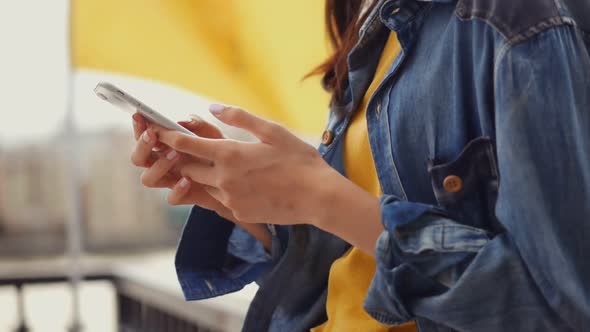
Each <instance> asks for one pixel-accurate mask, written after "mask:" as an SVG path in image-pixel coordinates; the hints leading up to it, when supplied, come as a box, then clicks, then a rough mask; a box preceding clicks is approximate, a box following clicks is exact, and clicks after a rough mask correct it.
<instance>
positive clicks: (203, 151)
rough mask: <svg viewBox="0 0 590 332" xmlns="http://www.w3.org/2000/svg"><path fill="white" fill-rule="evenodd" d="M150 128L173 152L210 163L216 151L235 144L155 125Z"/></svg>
mask: <svg viewBox="0 0 590 332" xmlns="http://www.w3.org/2000/svg"><path fill="white" fill-rule="evenodd" d="M151 128H153V130H154V132H155V133H157V135H158V138H159V140H160V142H162V143H164V144H166V145H168V146H169V147H171V148H173V149H174V150H176V151H179V152H182V153H186V154H189V155H191V156H194V157H199V158H203V159H206V160H210V161H215V159H216V156H217V153H218V151H227V150H229V149H230V148H233V144H234V143H236V142H233V141H229V140H225V139H209V138H202V137H193V136H189V135H186V134H183V133H181V132H179V131H176V130H169V129H165V128H162V127H160V126H157V125H153V126H151Z"/></svg>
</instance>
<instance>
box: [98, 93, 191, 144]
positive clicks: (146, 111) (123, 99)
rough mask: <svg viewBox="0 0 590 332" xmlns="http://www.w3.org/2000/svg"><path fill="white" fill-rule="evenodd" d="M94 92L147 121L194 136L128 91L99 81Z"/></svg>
mask: <svg viewBox="0 0 590 332" xmlns="http://www.w3.org/2000/svg"><path fill="white" fill-rule="evenodd" d="M94 93H96V95H97V96H98V97H100V98H101V99H104V100H106V101H108V102H109V103H111V104H113V105H115V106H118V107H119V108H121V109H122V110H124V111H126V112H129V113H131V114H133V113H139V114H141V115H142V116H143V117H144V118H145V119H146V120H147V121H149V122H151V123H154V124H157V125H159V126H162V127H164V128H167V129H170V130H178V131H180V132H181V133H184V134H187V135H191V136H196V135H195V134H194V133H192V132H191V131H189V130H188V129H186V128H184V127H183V126H181V125H179V124H178V123H176V122H174V121H172V120H170V119H168V118H167V117H165V116H164V115H162V114H160V113H158V112H156V111H154V110H153V109H152V108H151V107H149V106H147V105H145V104H143V103H142V102H140V101H139V100H137V99H135V98H133V97H132V96H131V95H129V94H128V93H125V92H123V90H121V89H119V88H117V87H116V86H114V85H112V84H110V83H106V82H100V83H98V84H97V85H96V88H94Z"/></svg>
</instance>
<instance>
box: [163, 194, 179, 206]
mask: <svg viewBox="0 0 590 332" xmlns="http://www.w3.org/2000/svg"><path fill="white" fill-rule="evenodd" d="M166 202H167V203H168V205H173V206H175V205H180V199H179V198H178V196H176V195H173V194H170V195H168V197H166Z"/></svg>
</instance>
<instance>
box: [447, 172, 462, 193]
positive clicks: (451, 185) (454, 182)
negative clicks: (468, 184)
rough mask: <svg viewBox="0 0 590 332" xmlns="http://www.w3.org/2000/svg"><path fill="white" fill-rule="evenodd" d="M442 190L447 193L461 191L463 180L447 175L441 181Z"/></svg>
mask: <svg viewBox="0 0 590 332" xmlns="http://www.w3.org/2000/svg"><path fill="white" fill-rule="evenodd" d="M443 188H445V191H447V192H449V193H456V192H459V191H461V189H463V180H461V178H460V177H458V176H456V175H449V176H447V177H446V178H445V179H444V180H443Z"/></svg>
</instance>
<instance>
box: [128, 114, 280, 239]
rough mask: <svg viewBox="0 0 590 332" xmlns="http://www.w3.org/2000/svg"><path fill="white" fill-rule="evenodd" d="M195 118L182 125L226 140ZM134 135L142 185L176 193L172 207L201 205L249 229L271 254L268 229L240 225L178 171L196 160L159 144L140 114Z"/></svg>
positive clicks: (171, 198)
mask: <svg viewBox="0 0 590 332" xmlns="http://www.w3.org/2000/svg"><path fill="white" fill-rule="evenodd" d="M191 118H192V120H191V121H188V122H179V124H180V125H181V126H183V127H185V128H186V129H188V130H190V131H191V132H193V133H195V134H196V135H198V136H201V137H206V138H213V139H219V138H224V137H223V134H222V133H221V130H219V128H217V127H216V126H214V125H212V124H210V123H208V122H206V121H204V120H202V119H201V118H200V117H197V116H191ZM133 133H134V135H135V140H136V141H137V143H136V145H135V149H134V150H133V153H132V154H131V162H132V163H133V164H134V165H135V166H137V167H141V168H144V171H143V173H142V174H141V183H142V184H143V185H144V186H145V187H148V188H168V189H172V191H171V192H170V194H169V195H168V204H170V205H198V206H200V207H202V208H204V209H207V210H211V211H215V212H216V213H217V214H218V215H220V216H221V217H223V218H225V219H227V220H229V221H231V222H233V223H235V224H237V225H239V226H240V227H242V228H243V229H245V230H246V231H247V232H248V233H250V234H252V236H254V237H255V238H256V239H258V241H260V242H261V243H262V245H263V246H264V247H265V248H266V249H267V250H270V248H271V238H270V234H269V233H268V231H267V229H266V227H265V226H264V225H262V224H245V223H241V222H239V221H238V220H237V219H236V218H235V217H234V215H233V214H232V212H231V210H229V209H228V208H226V207H225V206H224V205H223V204H221V203H220V202H219V201H217V200H216V199H214V198H213V197H212V196H211V195H209V193H207V192H206V191H205V189H204V188H203V185H201V184H199V183H196V182H193V181H191V180H190V179H188V178H185V177H182V176H181V175H180V172H179V171H178V169H179V167H180V165H181V164H182V163H183V162H193V163H194V162H195V161H196V160H195V159H194V158H193V157H190V156H187V155H183V154H180V153H178V152H176V151H174V150H172V149H170V148H168V147H166V146H164V145H162V144H160V143H158V139H157V137H156V133H155V132H154V131H152V130H151V129H148V126H147V123H146V121H145V119H144V118H143V117H142V116H141V115H140V114H138V113H136V114H134V115H133ZM202 162H206V161H202Z"/></svg>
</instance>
